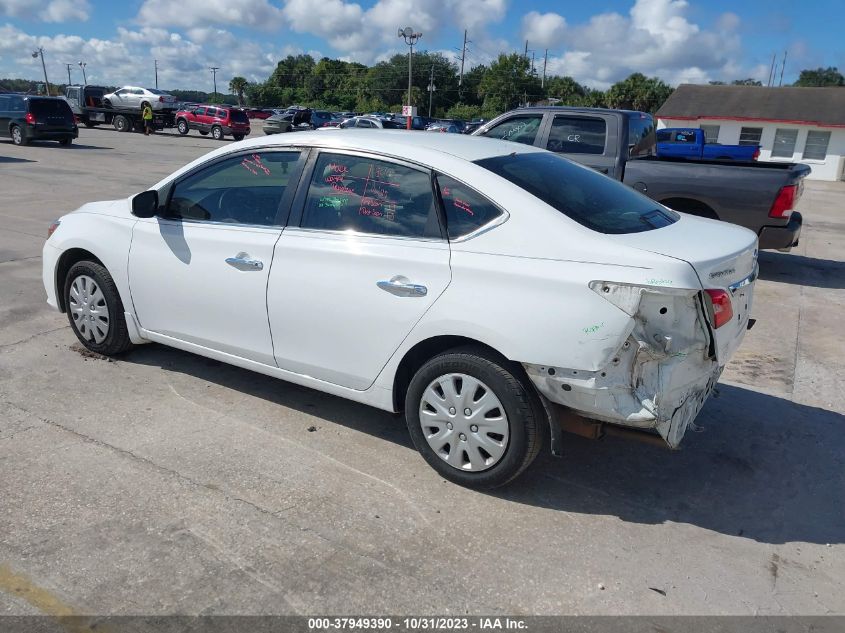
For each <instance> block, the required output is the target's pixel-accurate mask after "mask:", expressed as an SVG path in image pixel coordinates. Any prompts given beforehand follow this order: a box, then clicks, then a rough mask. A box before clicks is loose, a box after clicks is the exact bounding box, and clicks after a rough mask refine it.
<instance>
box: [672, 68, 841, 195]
mask: <svg viewBox="0 0 845 633" xmlns="http://www.w3.org/2000/svg"><path fill="white" fill-rule="evenodd" d="M656 116H657V119H658V121H657V127H658V129H661V128H667V127H673V128H674V127H685V128H696V127H700V128H701V129H702V130H703V131H704V134H705V137H706V139H707V142H708V143H721V144H722V145H760V158H759V160H761V161H771V162H786V163H805V164H807V165H809V166H810V167H812V170H813V171H812V173H811V174H810V176H809V178H812V179H816V180H845V88H843V87H839V88H792V87H788V88H765V87H760V86H697V85H692V84H683V85H680V86H678V88H677V89H676V90H675V92H673V93H672V95H671V96H670V97H669V98H668V99H667V100H666V103H664V104H663V105H662V106H661V107H660V109H659V110H658V111H657V115H656Z"/></svg>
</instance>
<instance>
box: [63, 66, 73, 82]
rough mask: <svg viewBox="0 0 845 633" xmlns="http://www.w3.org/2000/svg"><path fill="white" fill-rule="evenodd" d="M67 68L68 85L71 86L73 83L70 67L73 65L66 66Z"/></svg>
mask: <svg viewBox="0 0 845 633" xmlns="http://www.w3.org/2000/svg"><path fill="white" fill-rule="evenodd" d="M65 66H67V85H68V86H69V85H70V84H71V83H73V81H72V80H71V78H70V67H71V66H73V64H65Z"/></svg>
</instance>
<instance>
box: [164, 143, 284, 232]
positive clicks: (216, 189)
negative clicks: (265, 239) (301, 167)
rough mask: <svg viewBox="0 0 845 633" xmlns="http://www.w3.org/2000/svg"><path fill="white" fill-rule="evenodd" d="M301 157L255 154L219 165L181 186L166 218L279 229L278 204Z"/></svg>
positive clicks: (175, 193) (174, 195)
mask: <svg viewBox="0 0 845 633" xmlns="http://www.w3.org/2000/svg"><path fill="white" fill-rule="evenodd" d="M299 155H300V152H298V151H292V152H255V153H252V154H240V155H238V156H234V157H232V158H228V159H225V160H222V161H220V162H219V163H215V164H214V165H212V166H210V167H207V168H205V169H202V170H200V171H198V172H196V173H193V174H191V175H190V176H188V177H186V178H184V179H183V180H180V181H178V182H177V183H176V185H175V186H174V188H173V193H172V195H171V196H170V201H169V203H168V205H167V211H166V214H165V216H166V217H168V218H171V219H182V220H200V221H210V222H227V223H232V224H253V225H262V226H276V225H278V224H279V220H278V219H277V215H278V211H279V203H280V202H281V199H282V195H283V194H284V192H285V189H286V188H287V186H288V184H289V181H290V177H291V174H295V173H296V169H295V167H296V162H297V161H298V160H299Z"/></svg>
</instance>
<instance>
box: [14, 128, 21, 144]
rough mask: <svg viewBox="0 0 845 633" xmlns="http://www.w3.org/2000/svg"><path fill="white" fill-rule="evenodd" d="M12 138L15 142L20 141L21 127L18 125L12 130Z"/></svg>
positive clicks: (18, 142)
mask: <svg viewBox="0 0 845 633" xmlns="http://www.w3.org/2000/svg"><path fill="white" fill-rule="evenodd" d="M12 140H13V141H14V142H15V143H16V144H20V142H21V129H20V128H19V127H16V128H15V129H14V130H12Z"/></svg>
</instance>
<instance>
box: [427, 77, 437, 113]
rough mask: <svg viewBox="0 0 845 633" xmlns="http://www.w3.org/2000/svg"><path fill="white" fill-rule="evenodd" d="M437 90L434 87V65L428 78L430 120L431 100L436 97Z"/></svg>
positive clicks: (429, 111)
mask: <svg viewBox="0 0 845 633" xmlns="http://www.w3.org/2000/svg"><path fill="white" fill-rule="evenodd" d="M435 90H437V88H436V87H435V86H434V64H432V65H431V74H430V75H429V77H428V118H429V119H430V118H431V98H432V97H433V96H434V91H435Z"/></svg>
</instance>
